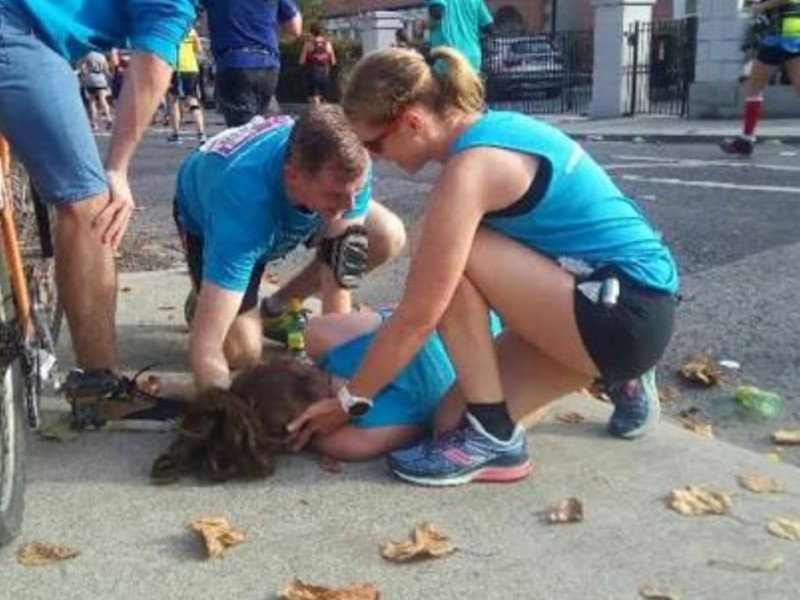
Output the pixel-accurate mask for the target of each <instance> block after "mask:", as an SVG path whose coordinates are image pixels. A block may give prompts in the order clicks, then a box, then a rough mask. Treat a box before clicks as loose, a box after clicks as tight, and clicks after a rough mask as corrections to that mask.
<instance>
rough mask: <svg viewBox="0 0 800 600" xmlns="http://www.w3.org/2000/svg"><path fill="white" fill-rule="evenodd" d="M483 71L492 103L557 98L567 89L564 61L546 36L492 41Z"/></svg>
mask: <svg viewBox="0 0 800 600" xmlns="http://www.w3.org/2000/svg"><path fill="white" fill-rule="evenodd" d="M483 67H484V72H485V73H486V87H487V96H488V97H489V100H520V99H526V98H531V97H534V96H539V95H544V96H546V97H548V98H553V97H556V96H558V95H560V94H561V92H562V90H563V88H564V82H565V76H564V75H565V74H564V58H563V56H562V54H561V52H560V51H559V50H558V48H556V46H555V44H553V41H552V40H551V39H550V38H549V37H548V36H546V35H530V36H513V37H503V36H492V37H489V38H488V39H487V41H486V43H485V45H484V61H483Z"/></svg>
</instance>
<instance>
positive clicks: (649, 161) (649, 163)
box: [603, 154, 800, 173]
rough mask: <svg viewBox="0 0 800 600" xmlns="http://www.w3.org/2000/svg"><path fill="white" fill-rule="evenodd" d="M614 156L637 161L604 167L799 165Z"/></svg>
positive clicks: (782, 168)
mask: <svg viewBox="0 0 800 600" xmlns="http://www.w3.org/2000/svg"><path fill="white" fill-rule="evenodd" d="M614 158H617V159H621V160H632V161H636V162H637V163H645V164H636V163H620V164H611V165H603V166H604V167H605V168H606V169H625V168H627V169H630V168H638V169H647V168H656V167H729V168H734V169H739V168H741V167H742V166H750V167H754V168H757V169H765V170H767V171H788V172H792V173H800V167H795V166H790V165H769V164H760V163H756V162H753V161H752V160H749V159H748V160H730V159H729V160H702V159H699V158H659V157H656V156H627V155H624V154H619V155H615V156H614Z"/></svg>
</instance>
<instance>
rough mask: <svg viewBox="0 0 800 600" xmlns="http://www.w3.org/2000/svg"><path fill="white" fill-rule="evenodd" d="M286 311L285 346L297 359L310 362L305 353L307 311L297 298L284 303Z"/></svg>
mask: <svg viewBox="0 0 800 600" xmlns="http://www.w3.org/2000/svg"><path fill="white" fill-rule="evenodd" d="M286 312H287V314H288V316H289V319H288V323H287V327H286V346H287V348H289V352H291V353H292V355H293V356H294V357H295V358H296V359H297V360H300V361H303V362H310V359H309V358H308V354H307V353H306V325H307V324H308V311H307V310H306V309H305V308H304V307H303V303H302V302H301V301H300V300H299V299H297V298H292V299H291V300H289V302H288V304H287V305H286Z"/></svg>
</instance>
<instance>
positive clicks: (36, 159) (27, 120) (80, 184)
mask: <svg viewBox="0 0 800 600" xmlns="http://www.w3.org/2000/svg"><path fill="white" fill-rule="evenodd" d="M0 131H2V133H3V135H5V136H6V138H7V139H8V141H9V142H10V143H11V147H12V149H13V151H14V153H15V154H16V155H17V156H18V157H19V159H20V160H21V161H22V163H23V164H24V165H25V167H26V168H27V169H28V172H29V173H30V175H31V178H32V179H33V181H34V182H35V184H36V187H37V189H38V190H39V193H40V195H41V197H42V199H43V200H44V201H45V202H48V203H50V204H61V203H70V202H75V201H77V200H82V199H84V198H88V197H89V196H94V195H96V194H101V193H103V192H105V191H106V190H107V189H108V186H107V184H106V177H105V171H104V169H103V163H102V161H101V160H100V154H99V152H98V150H97V144H96V143H95V140H94V137H93V136H92V130H91V127H90V125H89V119H88V117H87V115H86V110H85V109H84V106H83V101H82V99H81V94H80V88H79V85H78V78H77V76H76V75H75V73H74V72H73V70H72V68H71V67H70V65H69V63H68V62H67V61H66V60H64V59H63V58H62V57H61V56H59V55H58V54H56V53H55V52H54V51H53V50H51V49H50V48H49V47H48V46H47V45H46V44H45V43H44V42H42V41H41V40H40V39H39V38H37V37H36V34H35V33H34V32H33V30H32V27H31V25H30V24H29V23H28V22H27V17H25V16H24V15H22V14H21V13H19V12H18V10H17V9H16V8H11V7H9V6H8V3H7V2H6V1H5V0H0Z"/></svg>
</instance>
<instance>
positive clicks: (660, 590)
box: [639, 584, 681, 600]
mask: <svg viewBox="0 0 800 600" xmlns="http://www.w3.org/2000/svg"><path fill="white" fill-rule="evenodd" d="M639 595H640V596H641V597H642V598H647V600H680V599H681V594H680V592H678V591H677V590H673V589H670V588H668V587H664V586H663V585H654V584H647V585H645V586H642V587H641V588H640V589H639Z"/></svg>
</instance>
